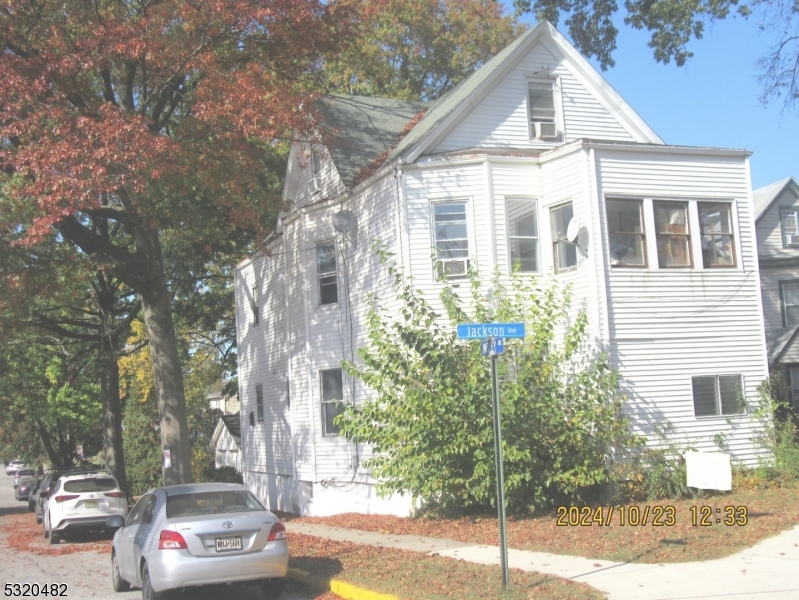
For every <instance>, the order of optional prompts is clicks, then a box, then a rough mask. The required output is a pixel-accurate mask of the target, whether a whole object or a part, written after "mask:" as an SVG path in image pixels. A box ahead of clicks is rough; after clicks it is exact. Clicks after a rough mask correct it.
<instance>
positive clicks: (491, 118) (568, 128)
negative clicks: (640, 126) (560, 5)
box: [435, 43, 633, 152]
mask: <svg viewBox="0 0 799 600" xmlns="http://www.w3.org/2000/svg"><path fill="white" fill-rule="evenodd" d="M547 73H549V74H550V76H551V77H557V78H558V81H560V93H559V96H560V99H561V103H562V111H563V121H564V125H565V132H566V136H565V141H567V142H569V141H573V140H577V139H580V138H594V139H603V140H620V141H632V140H633V136H632V135H631V134H630V133H629V132H627V131H626V130H625V129H624V127H622V125H621V124H620V123H619V122H618V121H617V120H616V119H615V118H614V117H613V116H612V115H611V114H610V113H609V112H608V111H607V110H606V109H605V107H604V106H602V104H601V103H600V102H599V101H597V99H596V98H595V97H594V96H593V95H592V93H591V91H590V90H588V89H587V88H586V87H585V86H584V85H583V84H582V83H581V82H580V81H579V80H578V79H577V78H576V77H575V76H574V75H573V73H572V71H571V70H570V65H569V64H568V62H567V61H566V60H565V59H564V58H558V57H556V56H555V55H554V54H553V51H550V49H548V48H547V47H546V46H545V45H544V44H543V43H539V44H538V45H536V46H535V47H534V48H533V50H532V51H531V52H530V53H529V54H528V55H527V56H526V57H525V58H524V59H522V60H521V61H520V62H519V63H518V64H517V65H516V66H515V67H514V68H513V69H511V70H510V71H509V72H508V73H507V75H505V77H504V78H503V79H502V80H501V81H500V82H499V83H498V84H497V85H496V86H495V87H494V88H493V89H492V90H491V91H490V92H489V93H488V94H487V95H486V97H485V98H484V99H483V100H482V101H481V102H479V103H477V104H476V105H475V107H474V108H473V109H472V110H471V111H470V112H469V113H468V114H467V115H466V116H465V117H464V118H463V119H462V120H461V121H460V122H459V123H458V124H457V125H455V126H454V128H453V129H452V131H451V132H450V133H449V134H448V135H447V136H446V137H445V138H444V140H443V141H442V142H441V143H440V144H438V146H437V147H436V149H435V152H446V151H451V150H460V149H464V148H475V147H487V146H493V147H515V148H532V147H541V146H548V145H551V144H541V142H540V141H538V142H536V141H535V140H531V139H530V130H529V126H528V116H527V81H528V77H529V76H533V75H536V74H538V75H541V74H544V75H546V74H547Z"/></svg>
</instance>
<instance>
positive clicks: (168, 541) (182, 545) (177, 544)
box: [158, 529, 188, 550]
mask: <svg viewBox="0 0 799 600" xmlns="http://www.w3.org/2000/svg"><path fill="white" fill-rule="evenodd" d="M158 549H159V550H186V549H188V546H187V545H186V540H184V539H183V536H182V535H180V534H179V533H178V532H177V531H172V530H171V529H164V530H162V531H161V536H160V537H159V538H158Z"/></svg>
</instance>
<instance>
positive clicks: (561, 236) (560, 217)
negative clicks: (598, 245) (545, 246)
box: [550, 202, 577, 271]
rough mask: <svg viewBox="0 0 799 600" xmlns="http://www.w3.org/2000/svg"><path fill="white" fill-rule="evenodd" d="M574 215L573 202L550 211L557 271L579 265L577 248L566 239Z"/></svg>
mask: <svg viewBox="0 0 799 600" xmlns="http://www.w3.org/2000/svg"><path fill="white" fill-rule="evenodd" d="M573 216H574V209H573V208H572V205H571V202H570V203H569V204H564V205H563V206H559V207H557V208H553V209H552V210H551V212H550V217H551V220H552V240H553V242H552V247H553V248H552V249H553V254H554V256H555V271H563V270H564V269H569V268H571V267H576V266H577V248H576V247H575V245H574V244H572V243H570V242H568V241H567V240H566V229H567V228H568V226H569V221H571V219H572V217H573Z"/></svg>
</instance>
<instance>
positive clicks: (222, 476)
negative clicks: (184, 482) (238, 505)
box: [200, 465, 244, 483]
mask: <svg viewBox="0 0 799 600" xmlns="http://www.w3.org/2000/svg"><path fill="white" fill-rule="evenodd" d="M200 481H214V482H217V483H244V478H243V477H242V476H241V473H239V472H238V471H237V470H236V469H235V468H233V467H219V468H214V465H210V466H208V467H206V468H205V470H203V474H202V478H201V479H200Z"/></svg>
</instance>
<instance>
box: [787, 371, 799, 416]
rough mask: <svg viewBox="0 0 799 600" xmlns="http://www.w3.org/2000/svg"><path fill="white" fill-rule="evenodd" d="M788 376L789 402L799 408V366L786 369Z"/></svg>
mask: <svg viewBox="0 0 799 600" xmlns="http://www.w3.org/2000/svg"><path fill="white" fill-rule="evenodd" d="M788 377H789V381H790V384H791V404H792V405H793V407H794V408H796V409H799V367H791V368H790V369H788Z"/></svg>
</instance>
